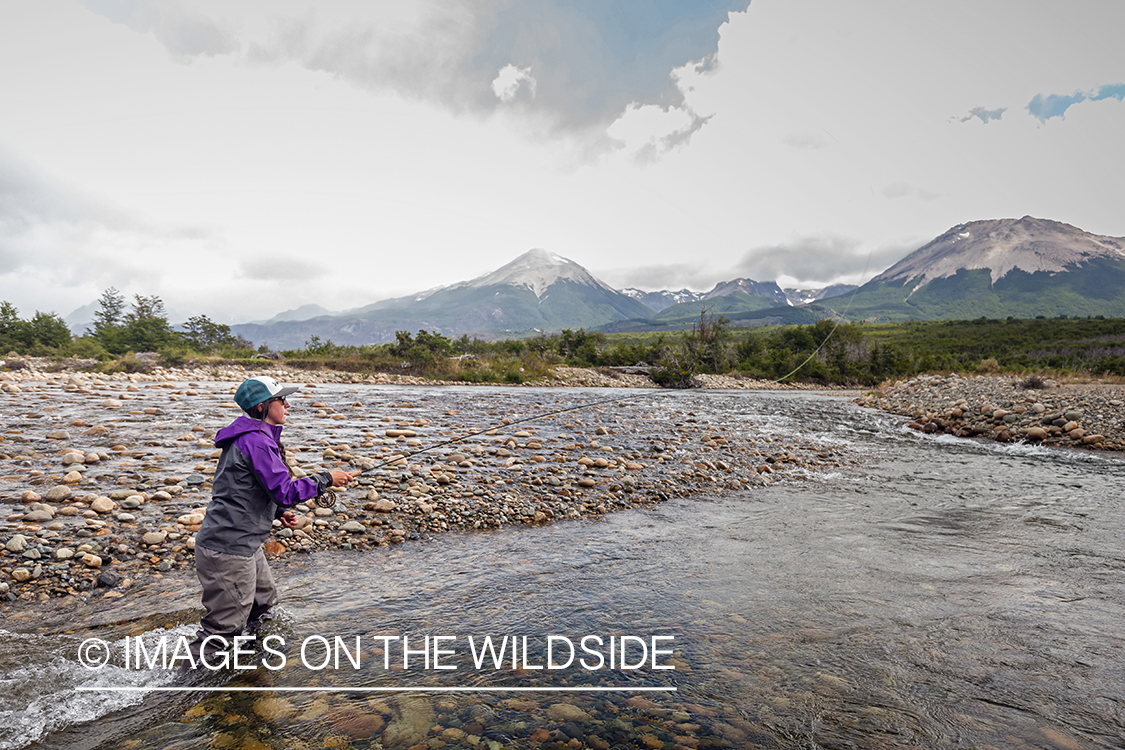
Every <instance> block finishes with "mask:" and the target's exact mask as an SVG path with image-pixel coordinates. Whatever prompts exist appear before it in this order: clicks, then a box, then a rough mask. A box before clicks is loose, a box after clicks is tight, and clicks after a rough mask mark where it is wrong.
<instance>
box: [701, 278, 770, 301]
mask: <svg viewBox="0 0 1125 750" xmlns="http://www.w3.org/2000/svg"><path fill="white" fill-rule="evenodd" d="M740 292H741V293H742V294H746V295H749V296H751V297H762V298H763V299H766V300H772V301H773V302H775V303H776V304H779V305H788V304H789V298H788V297H786V296H785V292H783V291H781V287H779V286H778V285H777V282H776V281H754V280H753V279H734V280H733V281H723V282H720V283H718V284H716V285H715V288H714V289H712V290H711V291H709V292H707V294H705V295H703V299H704V300H710V299H716V298H718V297H730V296H732V295H735V294H738V293H740Z"/></svg>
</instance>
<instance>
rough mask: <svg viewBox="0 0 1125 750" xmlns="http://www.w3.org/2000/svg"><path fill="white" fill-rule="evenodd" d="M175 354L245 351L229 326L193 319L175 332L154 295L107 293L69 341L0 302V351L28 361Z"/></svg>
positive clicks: (61, 330) (51, 318)
mask: <svg viewBox="0 0 1125 750" xmlns="http://www.w3.org/2000/svg"><path fill="white" fill-rule="evenodd" d="M177 349H179V350H184V351H192V352H196V353H199V354H209V353H214V352H222V351H227V352H240V351H246V350H250V351H251V353H252V347H251V344H250V342H249V341H247V340H246V339H244V338H242V337H241V336H238V335H236V334H233V333H232V332H231V329H230V326H228V325H225V324H223V323H216V322H214V321H212V320H211V319H210V318H208V317H207V316H206V315H196V316H195V317H193V318H190V319H189V320H188V321H187V322H186V323H184V324H183V325H182V326H181V327H180V328H179V329H178V330H177V329H175V328H173V326H171V325H170V324H169V323H168V313H167V311H166V310H165V308H164V302H163V300H161V299H160V297H158V296H156V295H151V296H147V297H146V296H144V295H140V294H137V295H134V296H133V301H132V303H131V304H130V303H128V302H127V301H126V300H125V295H123V294H121V293H120V292H118V291H117V290H116V289H114V288H113V287H110V288H109V289H106V290H105V291H104V292H103V293H102V296H101V297H100V298H99V299H98V309H97V310H96V311H95V312H94V320H93V324H92V328H87V329H86V331H85V332H84V333H83V334H82V335H81V336H77V337H76V336H74V335H72V334H71V332H70V328H69V327H68V326H67V325H66V322H65V321H64V320H63V319H62V318H61V317H59V316H58V315H57V314H55V313H53V312H50V313H43V312H39V311H36V313H35V315H34V316H32V317H31V319H30V320H23V319H21V318H20V317H19V311H18V310H17V309H16V307H15V305H13V304H12V303H10V302H7V301H4V302H0V350H2V351H4V352H8V351H15V352H16V353H18V354H30V355H33V356H51V355H60V354H61V355H64V356H80V357H92V358H94V359H106V358H108V357H110V356H120V355H124V354H127V353H128V352H161V353H166V354H168V356H175V355H174V352H175V351H176V350H177Z"/></svg>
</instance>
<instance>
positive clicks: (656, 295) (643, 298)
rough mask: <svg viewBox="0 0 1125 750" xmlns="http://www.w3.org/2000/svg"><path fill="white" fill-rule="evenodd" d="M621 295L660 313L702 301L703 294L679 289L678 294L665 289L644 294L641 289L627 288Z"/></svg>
mask: <svg viewBox="0 0 1125 750" xmlns="http://www.w3.org/2000/svg"><path fill="white" fill-rule="evenodd" d="M621 293H622V294H624V295H626V296H628V297H632V298H633V299H635V300H637V302H640V303H641V304H642V305H644V306H645V307H647V308H648V309H650V310H652V311H653V312H660V311H661V310H664V309H665V308H668V307H671V306H672V305H678V304H680V303H681V302H695V301H696V300H700V299H703V295H704V293H703V292H693V291H691V290H690V289H681V290H680V291H678V292H672V291H668V290H667V289H662V290H660V291H659V292H646V291H644V290H642V289H633V288H627V289H622V290H621Z"/></svg>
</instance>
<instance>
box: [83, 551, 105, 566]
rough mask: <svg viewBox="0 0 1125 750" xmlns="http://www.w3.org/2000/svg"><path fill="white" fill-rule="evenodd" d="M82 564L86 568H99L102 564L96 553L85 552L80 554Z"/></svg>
mask: <svg viewBox="0 0 1125 750" xmlns="http://www.w3.org/2000/svg"><path fill="white" fill-rule="evenodd" d="M82 564H83V565H85V566H86V567H87V568H100V567H101V566H102V559H101V558H100V557H98V556H97V555H94V554H91V553H87V554H85V555H83V556H82Z"/></svg>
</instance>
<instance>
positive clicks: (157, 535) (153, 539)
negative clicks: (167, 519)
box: [141, 531, 168, 544]
mask: <svg viewBox="0 0 1125 750" xmlns="http://www.w3.org/2000/svg"><path fill="white" fill-rule="evenodd" d="M167 538H168V532H167V531H149V532H148V533H146V534H145V535H144V536H142V537H141V542H142V543H144V544H164V540H165V539H167Z"/></svg>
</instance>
